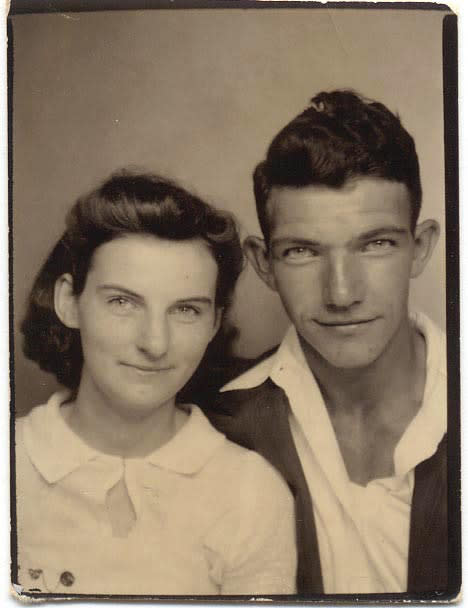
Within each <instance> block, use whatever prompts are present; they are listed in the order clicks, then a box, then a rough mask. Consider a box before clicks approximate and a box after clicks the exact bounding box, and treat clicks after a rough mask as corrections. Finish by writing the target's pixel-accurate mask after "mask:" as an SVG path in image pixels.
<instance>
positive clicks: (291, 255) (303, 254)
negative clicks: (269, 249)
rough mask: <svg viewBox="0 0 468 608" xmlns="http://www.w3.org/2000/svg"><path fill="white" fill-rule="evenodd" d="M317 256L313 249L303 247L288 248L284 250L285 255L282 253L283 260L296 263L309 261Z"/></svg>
mask: <svg viewBox="0 0 468 608" xmlns="http://www.w3.org/2000/svg"><path fill="white" fill-rule="evenodd" d="M316 255H317V253H316V252H315V251H314V250H313V249H311V248H310V247H301V246H297V247H288V248H287V249H284V251H283V253H282V256H281V257H282V258H283V259H284V260H286V261H287V262H288V261H289V262H295V261H298V262H300V261H302V260H307V259H309V258H313V257H315V256H316Z"/></svg>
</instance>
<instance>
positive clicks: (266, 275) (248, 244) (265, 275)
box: [244, 236, 276, 291]
mask: <svg viewBox="0 0 468 608" xmlns="http://www.w3.org/2000/svg"><path fill="white" fill-rule="evenodd" d="M244 253H245V255H246V257H247V259H248V260H249V262H250V263H251V264H252V266H253V267H254V268H255V272H256V273H257V274H258V276H259V277H260V278H261V279H262V281H263V282H264V283H266V285H268V287H269V288H270V289H272V290H273V291H276V282H275V277H274V275H273V273H272V272H271V267H270V256H269V255H268V249H267V246H266V243H265V241H264V240H263V239H261V238H259V237H257V236H248V237H247V238H246V239H245V241H244Z"/></svg>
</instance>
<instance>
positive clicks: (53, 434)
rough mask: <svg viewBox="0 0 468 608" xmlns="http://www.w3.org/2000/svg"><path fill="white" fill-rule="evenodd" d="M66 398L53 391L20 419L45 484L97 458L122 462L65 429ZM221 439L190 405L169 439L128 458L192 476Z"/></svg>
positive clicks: (221, 441) (64, 393) (224, 439)
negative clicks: (176, 430) (140, 454)
mask: <svg viewBox="0 0 468 608" xmlns="http://www.w3.org/2000/svg"><path fill="white" fill-rule="evenodd" d="M68 398H69V393H68V391H63V392H59V393H55V394H54V395H52V397H51V398H50V399H49V401H48V402H47V403H46V404H44V405H40V406H38V407H36V408H34V409H33V410H32V411H31V412H30V413H29V415H28V416H27V417H26V419H25V420H24V426H23V437H24V442H25V447H26V451H27V453H28V455H29V458H30V459H31V461H32V463H33V465H34V466H35V467H36V469H37V470H38V471H39V473H40V474H41V475H42V476H43V477H44V479H46V481H47V482H48V483H56V482H58V481H59V480H60V479H62V478H64V477H65V476H67V475H69V474H70V473H72V472H74V471H76V470H78V469H79V468H81V467H83V466H85V465H87V464H89V463H92V462H93V461H98V460H99V462H101V463H102V464H104V463H105V462H109V463H111V462H113V463H115V461H117V460H118V461H122V458H121V457H119V456H113V455H109V454H104V453H102V452H99V451H97V450H95V449H94V448H91V447H90V446H89V445H88V444H86V443H85V442H84V441H83V440H82V439H81V438H80V437H79V436H78V435H76V433H74V432H73V431H72V430H71V429H70V428H69V426H68V425H67V424H66V422H65V420H64V419H63V417H62V415H61V413H60V407H61V405H62V404H63V403H64V402H65V401H67V399H68ZM225 441H226V438H225V436H224V435H222V434H221V433H219V432H218V431H217V430H215V429H214V428H213V427H212V426H211V424H210V423H209V421H208V419H207V418H206V417H205V415H204V414H203V412H202V411H201V410H200V408H198V407H197V406H195V405H191V406H190V415H189V417H188V418H187V421H186V422H185V424H184V425H183V426H182V427H181V428H180V429H179V431H178V432H177V433H176V434H175V435H174V437H172V439H171V440H170V441H168V442H167V443H166V444H164V445H163V446H162V447H160V448H159V449H157V450H155V451H154V452H152V453H151V454H149V455H148V456H145V457H144V458H138V459H137V458H135V459H131V460H133V461H140V462H146V463H148V464H150V465H152V466H154V467H158V468H161V469H165V470H168V471H172V472H174V473H179V474H181V475H193V474H196V473H198V472H199V471H200V470H201V469H202V468H203V467H204V466H205V464H206V463H207V462H208V460H210V458H211V457H212V456H213V455H214V453H215V452H216V451H217V450H218V449H219V448H220V447H221V445H222V444H223V443H224V442H225ZM129 460H130V459H129Z"/></svg>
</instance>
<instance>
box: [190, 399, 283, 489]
mask: <svg viewBox="0 0 468 608" xmlns="http://www.w3.org/2000/svg"><path fill="white" fill-rule="evenodd" d="M197 410H198V415H201V416H203V418H204V422H205V424H206V425H209V427H208V428H209V430H210V433H215V434H216V435H218V436H219V437H221V438H222V439H223V440H222V441H220V442H219V443H218V444H217V446H216V449H215V450H214V452H213V453H212V455H211V458H210V459H209V460H208V462H207V463H206V473H207V474H210V473H211V474H215V475H216V476H219V477H220V478H221V477H222V478H223V479H225V480H226V481H227V483H228V484H229V485H230V486H231V487H233V488H234V489H235V491H237V492H238V491H239V487H243V488H247V487H249V491H253V492H254V494H256V493H257V492H262V493H267V494H269V493H280V494H283V493H285V492H286V493H288V494H289V491H288V489H287V484H286V482H285V481H284V480H283V478H282V477H281V475H280V474H279V473H278V471H277V470H276V469H275V468H274V467H273V466H272V465H271V464H270V463H269V462H268V461H267V460H266V459H265V458H264V457H263V456H261V455H260V454H258V453H257V452H255V451H253V450H250V449H248V448H246V447H243V446H241V445H238V444H237V443H234V442H233V441H230V440H229V439H227V438H226V437H225V436H224V435H223V434H222V433H221V432H220V431H218V430H216V429H215V428H214V427H213V426H212V425H211V423H210V422H209V420H208V419H207V418H206V416H205V415H204V414H203V412H202V411H201V410H200V409H199V408H197Z"/></svg>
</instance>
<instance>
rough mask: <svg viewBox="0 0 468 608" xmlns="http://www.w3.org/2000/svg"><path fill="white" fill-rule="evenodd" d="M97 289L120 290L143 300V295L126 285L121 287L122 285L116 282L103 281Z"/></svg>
mask: <svg viewBox="0 0 468 608" xmlns="http://www.w3.org/2000/svg"><path fill="white" fill-rule="evenodd" d="M98 290H99V291H120V292H121V293H125V294H127V295H128V296H131V297H132V298H138V299H139V300H143V297H142V296H141V295H140V294H139V293H136V292H135V291H132V290H131V289H127V288H126V287H123V286H122V285H118V284H117V283H104V284H103V285H98Z"/></svg>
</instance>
